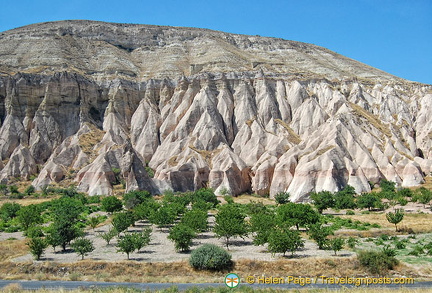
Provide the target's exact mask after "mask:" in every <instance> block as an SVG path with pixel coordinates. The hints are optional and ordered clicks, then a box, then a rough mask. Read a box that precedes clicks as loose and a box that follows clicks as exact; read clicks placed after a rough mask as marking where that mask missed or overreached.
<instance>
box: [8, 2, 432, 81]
mask: <svg viewBox="0 0 432 293" xmlns="http://www.w3.org/2000/svg"><path fill="white" fill-rule="evenodd" d="M2 2H3V3H2V4H1V5H0V31H5V30H8V29H12V28H16V27H19V26H23V25H27V24H31V23H36V22H44V21H53V20H64V19H90V20H101V21H109V22H124V23H140V24H156V25H172V26H188V27H200V28H208V29H214V30H221V31H226V32H231V33H240V34H250V35H261V36H268V37H278V38H284V39H288V40H295V41H302V42H307V43H313V44H316V45H319V46H323V47H326V48H328V49H330V50H333V51H336V52H338V53H340V54H343V55H345V56H347V57H350V58H353V59H356V60H358V61H361V62H363V63H366V64H369V65H371V66H374V67H377V68H379V69H382V70H384V71H387V72H389V73H392V74H394V75H397V76H400V77H403V78H406V79H409V80H413V81H418V82H423V83H428V84H432V0H406V1H403V0H328V1H318V0H296V1H290V0H286V1H282V0H276V1H262V0H259V1H256V0H248V1H243V0H240V1H235V0H230V1H225V0H218V1H207V0H202V1H187V0H152V1H146V0H141V1H139V0H116V1H113V0H104V1H100V0H95V1H90V0H70V1H49V0H39V1H34V0H20V1H2Z"/></svg>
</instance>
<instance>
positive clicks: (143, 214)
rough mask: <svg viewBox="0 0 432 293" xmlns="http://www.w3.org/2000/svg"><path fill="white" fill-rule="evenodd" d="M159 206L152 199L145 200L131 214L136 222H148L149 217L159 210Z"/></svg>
mask: <svg viewBox="0 0 432 293" xmlns="http://www.w3.org/2000/svg"><path fill="white" fill-rule="evenodd" d="M160 206H161V205H160V204H159V203H158V202H157V201H156V200H154V198H149V199H146V200H145V201H144V202H142V203H141V204H139V205H137V206H135V207H134V209H133V214H134V216H135V218H136V219H137V220H148V219H149V217H150V215H151V214H152V213H153V212H154V211H156V210H158V209H159V208H160Z"/></svg>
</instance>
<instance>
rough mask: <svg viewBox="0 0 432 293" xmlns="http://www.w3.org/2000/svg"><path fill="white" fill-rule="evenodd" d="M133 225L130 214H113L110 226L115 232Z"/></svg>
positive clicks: (133, 220)
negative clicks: (111, 225)
mask: <svg viewBox="0 0 432 293" xmlns="http://www.w3.org/2000/svg"><path fill="white" fill-rule="evenodd" d="M134 223H135V218H134V216H133V214H132V213H131V212H122V213H118V214H115V215H114V217H113V220H112V224H113V226H114V228H115V229H116V230H117V232H119V233H121V232H123V231H125V230H126V229H127V228H128V227H129V226H131V225H132V224H134Z"/></svg>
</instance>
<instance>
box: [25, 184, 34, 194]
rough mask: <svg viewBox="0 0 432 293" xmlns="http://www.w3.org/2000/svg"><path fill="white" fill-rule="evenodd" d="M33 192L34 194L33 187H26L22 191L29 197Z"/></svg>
mask: <svg viewBox="0 0 432 293" xmlns="http://www.w3.org/2000/svg"><path fill="white" fill-rule="evenodd" d="M34 192H35V188H34V186H33V185H30V186H29V187H27V188H26V189H25V190H24V193H25V194H27V195H31V194H32V193H34Z"/></svg>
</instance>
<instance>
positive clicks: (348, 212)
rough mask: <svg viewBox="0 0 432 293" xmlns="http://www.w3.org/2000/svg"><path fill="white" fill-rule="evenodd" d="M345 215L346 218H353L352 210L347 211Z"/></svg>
mask: <svg viewBox="0 0 432 293" xmlns="http://www.w3.org/2000/svg"><path fill="white" fill-rule="evenodd" d="M345 214H346V215H347V216H354V215H355V213H354V211H353V210H347V211H346V213H345Z"/></svg>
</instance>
